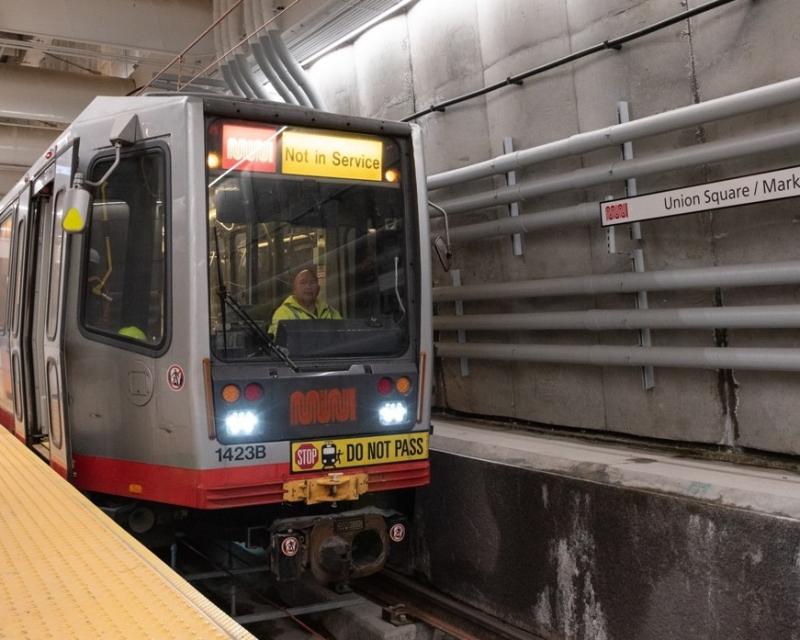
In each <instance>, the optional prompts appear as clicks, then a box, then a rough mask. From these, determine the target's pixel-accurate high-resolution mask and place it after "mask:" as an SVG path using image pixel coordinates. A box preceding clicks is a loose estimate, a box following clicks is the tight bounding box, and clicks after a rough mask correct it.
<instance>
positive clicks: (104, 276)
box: [0, 95, 432, 582]
mask: <svg viewBox="0 0 800 640" xmlns="http://www.w3.org/2000/svg"><path fill="white" fill-rule="evenodd" d="M424 176H425V174H424V170H423V164H422V154H421V143H420V134H419V130H418V128H416V127H415V126H414V125H409V124H402V123H394V122H387V121H377V120H369V119H361V118H351V117H345V116H340V115H333V114H328V113H321V112H317V111H313V110H309V109H304V108H300V107H293V106H288V105H283V104H273V103H267V102H261V101H250V100H240V99H229V98H222V97H216V96H214V97H211V96H201V95H148V96H141V97H108V98H106V97H101V98H97V99H95V100H94V101H93V102H92V103H91V104H90V105H89V106H88V107H87V108H86V109H85V111H84V112H83V113H81V114H80V116H78V117H77V119H76V120H75V121H74V122H73V123H72V124H71V125H70V126H69V127H68V128H67V129H66V130H65V131H64V132H63V134H62V135H61V136H60V137H59V138H58V139H57V140H56V142H55V143H54V144H53V146H52V147H51V148H50V149H49V150H48V151H47V152H46V153H45V154H44V155H43V156H42V157H41V158H40V159H39V160H38V161H37V162H36V163H35V164H34V165H33V167H31V169H30V170H29V171H28V172H27V174H26V175H25V177H24V179H22V180H21V181H20V182H19V183H18V184H17V185H16V186H15V187H14V188H13V189H12V190H11V191H10V192H9V193H8V194H7V195H6V196H5V198H4V199H3V200H2V202H0V423H2V424H3V426H5V427H6V428H7V429H9V430H10V431H11V432H13V433H14V434H15V435H16V436H17V437H18V438H19V439H20V440H22V441H24V442H25V443H26V444H27V445H28V446H30V447H32V448H33V449H34V450H36V451H37V452H38V453H39V455H40V456H41V457H42V458H44V459H45V460H46V461H47V462H48V463H49V464H50V466H51V467H52V468H53V469H55V470H56V471H57V472H58V473H60V474H61V475H62V476H63V477H65V478H66V479H68V480H69V481H70V482H72V483H74V484H75V485H76V486H77V487H78V488H80V489H81V490H83V491H85V492H87V493H89V494H91V495H92V496H93V497H94V498H95V499H96V501H97V502H98V504H101V505H102V506H103V507H104V508H105V509H106V510H107V512H108V513H110V514H111V515H113V516H114V517H115V518H116V519H117V520H118V521H119V522H121V523H122V524H124V525H125V526H127V527H128V528H129V529H131V530H132V531H134V532H135V533H138V534H140V535H141V536H143V537H145V538H146V537H147V536H148V535H150V534H154V535H155V533H156V532H163V531H172V530H174V529H175V528H176V527H177V528H180V527H182V526H184V525H186V526H189V524H191V523H195V524H196V523H201V524H202V525H203V526H209V527H212V526H226V527H228V528H230V529H235V530H236V531H238V532H239V533H238V534H237V536H238V538H239V539H241V540H242V541H244V542H247V543H248V544H250V545H251V546H262V547H263V548H264V549H265V550H266V551H267V552H268V553H269V555H270V558H271V567H272V570H273V572H274V573H275V574H276V575H277V576H278V578H279V579H291V578H294V577H296V576H298V575H300V574H302V573H303V572H304V571H307V570H310V571H312V572H313V573H314V575H315V576H316V577H317V578H318V579H319V580H321V581H324V582H344V581H346V580H347V579H349V578H350V577H358V576H361V575H367V574H369V573H372V572H374V571H377V570H379V569H380V568H381V567H382V566H383V564H384V563H385V561H386V558H387V556H388V555H389V554H390V553H391V552H392V549H393V548H395V547H400V546H402V545H403V544H404V539H405V538H406V526H407V524H408V522H407V519H406V516H405V515H404V514H403V513H402V512H401V511H399V510H397V509H396V508H394V507H393V506H391V504H390V502H389V501H386V500H380V499H378V498H380V497H381V496H386V495H395V492H394V490H400V489H409V488H412V487H417V486H421V485H424V484H426V483H428V481H429V462H428V435H429V432H430V395H431V367H432V358H431V354H432V335H431V324H430V317H431V296H430V285H429V283H430V251H429V238H428V227H427V199H426V192H425V177H424ZM303 270H305V271H309V272H311V273H312V274H313V277H314V279H315V280H316V281H317V283H318V285H319V291H320V294H319V298H320V300H324V301H325V302H326V303H327V304H328V305H329V306H330V308H332V309H335V310H336V313H337V316H338V317H336V318H329V319H324V320H311V321H309V320H301V319H297V320H295V319H284V320H281V321H280V322H279V323H277V330H273V333H270V324H271V322H272V317H273V314H274V312H275V310H276V309H277V308H278V307H280V306H281V304H282V302H283V301H284V300H285V299H286V297H287V296H288V295H289V294H290V293H291V291H292V283H293V278H294V277H295V275H296V274H297V273H298V272H300V271H303ZM386 492H390V493H389V494H386Z"/></svg>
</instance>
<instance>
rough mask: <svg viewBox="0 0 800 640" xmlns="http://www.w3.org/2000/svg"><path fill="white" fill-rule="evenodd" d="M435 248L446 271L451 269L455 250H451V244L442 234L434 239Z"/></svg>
mask: <svg viewBox="0 0 800 640" xmlns="http://www.w3.org/2000/svg"><path fill="white" fill-rule="evenodd" d="M433 250H434V251H435V252H436V257H437V258H439V262H440V263H441V265H442V269H444V271H445V273H447V272H448V271H450V267H451V266H452V265H451V263H452V261H453V252H452V251H450V246H449V245H448V244H447V242H445V240H444V238H442V236H436V237H435V238H434V239H433Z"/></svg>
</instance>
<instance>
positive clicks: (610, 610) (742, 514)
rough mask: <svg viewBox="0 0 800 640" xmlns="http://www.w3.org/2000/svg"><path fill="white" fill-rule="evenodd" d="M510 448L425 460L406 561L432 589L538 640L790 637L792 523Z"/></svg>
mask: <svg viewBox="0 0 800 640" xmlns="http://www.w3.org/2000/svg"><path fill="white" fill-rule="evenodd" d="M481 455H482V456H483V457H484V458H486V457H489V458H491V454H489V455H488V456H487V455H486V454H485V450H484V449H482V450H481ZM520 457H521V456H520V454H519V453H517V452H514V457H513V459H511V460H508V461H506V462H504V463H503V464H494V463H493V462H492V461H488V460H486V459H475V458H471V457H467V456H465V455H463V454H459V455H450V454H448V453H443V452H434V453H433V455H432V456H431V463H432V469H431V471H432V474H433V476H434V478H435V484H434V485H432V486H431V487H430V488H429V489H424V490H421V491H420V492H419V493H418V503H417V507H418V508H417V513H416V514H415V524H416V526H417V527H418V530H417V531H416V534H415V535H416V537H415V547H416V552H417V554H416V569H417V571H419V572H420V573H421V574H422V575H423V576H425V577H426V578H427V579H428V580H429V581H430V582H431V583H432V584H433V585H434V586H436V587H437V588H438V589H440V590H442V591H444V592H445V593H447V594H449V595H451V596H453V597H455V598H457V599H459V600H462V601H464V602H468V603H470V604H471V605H472V606H475V607H478V608H480V609H481V610H483V611H486V612H488V613H491V614H492V615H494V616H496V617H498V618H500V619H502V620H503V621H505V622H507V623H509V624H512V625H515V626H517V627H519V628H521V629H525V630H527V631H529V632H531V633H534V634H536V636H537V637H541V638H544V639H546V640H579V639H581V640H583V639H585V640H679V639H680V640H683V639H686V640H689V639H699V638H703V639H707V640H755V639H756V638H764V639H767V638H770V639H772V638H774V639H776V640H777V639H778V638H781V639H783V640H800V626H798V620H800V601H798V598H797V593H798V587H800V520H797V519H796V518H790V517H785V516H776V515H770V514H765V513H758V512H756V511H751V510H747V509H737V508H730V507H725V506H722V505H721V504H720V503H721V502H724V500H720V501H718V502H710V501H705V500H703V499H694V498H692V497H686V496H683V497H679V496H675V495H667V494H661V493H658V492H655V491H652V490H648V491H641V490H634V489H631V488H624V487H619V486H612V485H611V484H610V482H609V477H608V476H607V475H606V474H605V469H604V466H603V465H601V464H594V465H588V464H587V465H585V466H584V468H583V469H582V470H580V475H581V476H583V477H581V478H577V477H570V476H569V475H563V474H553V473H546V472H541V471H538V470H533V469H531V468H525V466H526V465H525V462H524V461H523V462H520ZM633 460H634V461H633V462H632V463H630V464H634V465H635V464H639V465H641V466H647V464H648V463H650V462H654V461H653V460H650V459H648V458H642V457H639V458H634V459H633ZM677 475H680V470H677ZM593 476H594V477H593ZM693 484H694V485H697V488H698V489H700V490H703V489H704V488H705V486H706V485H705V484H704V483H702V482H695V483H693ZM754 484H757V482H754ZM698 495H702V494H698Z"/></svg>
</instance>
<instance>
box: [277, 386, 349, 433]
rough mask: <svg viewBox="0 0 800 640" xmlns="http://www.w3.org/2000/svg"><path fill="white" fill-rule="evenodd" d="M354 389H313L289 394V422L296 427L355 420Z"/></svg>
mask: <svg viewBox="0 0 800 640" xmlns="http://www.w3.org/2000/svg"><path fill="white" fill-rule="evenodd" d="M355 419H356V390H355V387H351V388H349V389H319V390H317V389H314V390H312V391H306V392H303V391H295V392H294V393H293V394H292V395H291V396H289V423H290V424H291V425H292V426H293V427H296V426H298V425H301V426H307V425H309V424H329V423H331V422H355Z"/></svg>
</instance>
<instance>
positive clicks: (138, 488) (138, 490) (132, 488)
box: [128, 484, 142, 494]
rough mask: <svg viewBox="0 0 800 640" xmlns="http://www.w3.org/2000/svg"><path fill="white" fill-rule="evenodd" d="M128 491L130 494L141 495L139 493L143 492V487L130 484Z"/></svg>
mask: <svg viewBox="0 0 800 640" xmlns="http://www.w3.org/2000/svg"><path fill="white" fill-rule="evenodd" d="M128 491H129V492H130V493H137V494H139V493H141V492H142V485H140V484H129V485H128Z"/></svg>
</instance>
